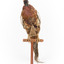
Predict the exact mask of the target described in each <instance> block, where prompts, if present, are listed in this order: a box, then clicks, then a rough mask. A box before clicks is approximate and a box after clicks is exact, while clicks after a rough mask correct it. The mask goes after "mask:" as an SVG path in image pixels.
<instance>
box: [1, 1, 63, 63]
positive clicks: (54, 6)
mask: <svg viewBox="0 0 64 64" xmlns="http://www.w3.org/2000/svg"><path fill="white" fill-rule="evenodd" d="M29 3H30V4H32V5H33V6H34V7H35V8H36V9H37V10H38V12H39V13H40V17H41V30H40V33H39V37H40V38H41V39H44V42H43V43H39V60H41V61H43V62H44V63H43V64H64V0H29ZM22 6H23V1H22V0H0V64H30V43H27V42H23V41H22V40H23V38H27V33H26V31H25V30H24V29H23V27H22V25H21V23H20V14H21V10H22ZM34 64H37V63H36V62H35V61H34Z"/></svg>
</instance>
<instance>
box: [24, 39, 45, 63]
mask: <svg viewBox="0 0 64 64" xmlns="http://www.w3.org/2000/svg"><path fill="white" fill-rule="evenodd" d="M36 41H37V39H23V42H31V64H33V42H36ZM43 41H44V40H43V39H39V40H38V42H43Z"/></svg>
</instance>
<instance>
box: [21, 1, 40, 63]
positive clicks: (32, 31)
mask: <svg viewBox="0 0 64 64" xmlns="http://www.w3.org/2000/svg"><path fill="white" fill-rule="evenodd" d="M23 2H24V6H23V8H22V12H21V20H22V22H21V23H22V26H23V28H24V29H25V30H26V32H27V34H28V39H37V41H36V42H34V43H33V51H34V54H35V60H36V61H37V62H38V56H39V53H38V39H39V31H40V23H41V22H40V18H39V15H38V12H37V10H36V9H35V8H34V7H33V6H32V5H30V4H29V3H28V0H23Z"/></svg>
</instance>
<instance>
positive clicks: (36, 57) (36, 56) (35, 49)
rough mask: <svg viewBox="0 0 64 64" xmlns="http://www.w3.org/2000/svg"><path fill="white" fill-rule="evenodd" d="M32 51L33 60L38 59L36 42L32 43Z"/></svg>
mask: <svg viewBox="0 0 64 64" xmlns="http://www.w3.org/2000/svg"><path fill="white" fill-rule="evenodd" d="M33 51H34V53H35V60H36V61H38V56H39V54H38V43H36V42H34V43H33Z"/></svg>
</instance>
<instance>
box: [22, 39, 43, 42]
mask: <svg viewBox="0 0 64 64" xmlns="http://www.w3.org/2000/svg"><path fill="white" fill-rule="evenodd" d="M36 41H37V39H23V42H36ZM43 41H44V40H43V39H39V40H38V42H43Z"/></svg>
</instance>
